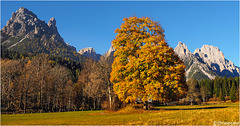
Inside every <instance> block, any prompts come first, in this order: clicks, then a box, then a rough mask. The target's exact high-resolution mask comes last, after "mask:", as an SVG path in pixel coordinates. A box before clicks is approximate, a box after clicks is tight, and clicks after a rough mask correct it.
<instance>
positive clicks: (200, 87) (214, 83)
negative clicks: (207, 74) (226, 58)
mask: <svg viewBox="0 0 240 126" xmlns="http://www.w3.org/2000/svg"><path fill="white" fill-rule="evenodd" d="M187 85H188V87H189V90H188V93H187V96H186V98H184V99H182V100H183V101H184V102H191V104H193V102H195V103H200V102H206V101H209V100H215V101H226V100H231V101H233V102H235V101H237V100H238V99H239V77H235V78H232V77H230V78H227V77H226V76H225V77H216V78H215V79H213V80H209V79H202V80H200V81H197V80H195V79H193V78H190V79H189V80H188V81H187Z"/></svg>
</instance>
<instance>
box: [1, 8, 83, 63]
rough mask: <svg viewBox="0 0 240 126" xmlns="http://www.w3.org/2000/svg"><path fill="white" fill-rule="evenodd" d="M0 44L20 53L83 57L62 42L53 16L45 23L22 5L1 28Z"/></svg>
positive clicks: (72, 57)
mask: <svg viewBox="0 0 240 126" xmlns="http://www.w3.org/2000/svg"><path fill="white" fill-rule="evenodd" d="M1 45H2V47H3V48H4V49H9V50H14V51H18V52H21V53H47V54H52V55H56V56H61V57H64V58H71V59H74V60H77V61H80V60H82V59H83V56H82V55H80V54H78V53H77V52H76V48H75V47H73V46H70V45H69V44H66V43H65V42H64V40H63V38H62V37H61V36H60V34H59V33H58V30H57V26H56V20H55V18H54V17H53V18H51V19H50V20H49V22H48V23H45V21H42V20H40V19H38V17H37V16H36V15H35V14H34V13H33V12H31V11H29V10H28V9H26V8H24V7H21V8H20V9H19V10H17V11H16V12H13V13H12V17H11V18H10V20H9V21H8V22H7V24H6V26H4V27H3V29H2V30H1Z"/></svg>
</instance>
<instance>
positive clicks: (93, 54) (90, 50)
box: [78, 47, 101, 61]
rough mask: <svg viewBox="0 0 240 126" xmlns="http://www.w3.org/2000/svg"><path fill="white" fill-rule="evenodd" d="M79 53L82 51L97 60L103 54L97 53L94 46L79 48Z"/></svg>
mask: <svg viewBox="0 0 240 126" xmlns="http://www.w3.org/2000/svg"><path fill="white" fill-rule="evenodd" d="M78 53H80V54H82V55H84V56H86V57H88V58H92V59H94V60H96V61H98V60H100V58H101V55H100V54H97V53H96V51H95V49H94V48H92V47H87V48H83V49H81V50H79V51H78Z"/></svg>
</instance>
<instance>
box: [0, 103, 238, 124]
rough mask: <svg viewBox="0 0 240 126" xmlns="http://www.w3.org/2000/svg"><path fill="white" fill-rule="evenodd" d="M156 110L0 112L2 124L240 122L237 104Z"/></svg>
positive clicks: (161, 107) (160, 108) (169, 107)
mask: <svg viewBox="0 0 240 126" xmlns="http://www.w3.org/2000/svg"><path fill="white" fill-rule="evenodd" d="M155 109H156V110H149V111H146V110H141V109H135V108H133V107H127V108H124V109H121V110H119V111H117V112H111V111H105V110H102V111H100V110H98V111H76V112H60V113H59V112H56V113H34V114H15V115H1V117H2V122H1V123H2V125H20V124H21V125H190V124H193V125H212V124H213V123H214V121H222V122H239V103H222V104H213V105H194V106H160V107H156V108H155Z"/></svg>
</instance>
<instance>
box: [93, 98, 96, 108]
mask: <svg viewBox="0 0 240 126" xmlns="http://www.w3.org/2000/svg"><path fill="white" fill-rule="evenodd" d="M93 108H94V109H96V98H94V100H93Z"/></svg>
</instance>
